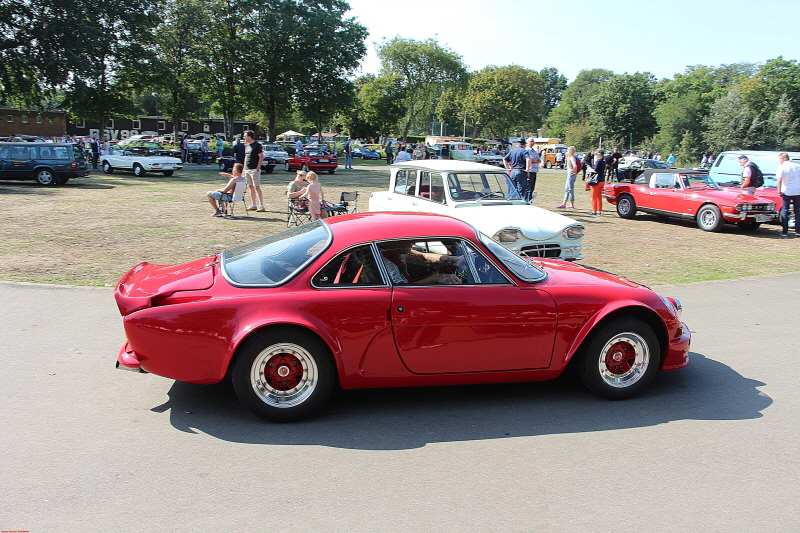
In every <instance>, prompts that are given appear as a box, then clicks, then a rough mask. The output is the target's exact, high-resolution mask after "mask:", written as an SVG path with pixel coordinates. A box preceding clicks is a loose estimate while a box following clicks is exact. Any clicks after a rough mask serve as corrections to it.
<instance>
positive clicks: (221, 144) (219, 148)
mask: <svg viewBox="0 0 800 533" xmlns="http://www.w3.org/2000/svg"><path fill="white" fill-rule="evenodd" d="M224 149H225V141H223V140H222V137H219V138H217V157H222V151H223V150H224Z"/></svg>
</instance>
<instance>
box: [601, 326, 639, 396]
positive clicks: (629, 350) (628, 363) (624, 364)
mask: <svg viewBox="0 0 800 533" xmlns="http://www.w3.org/2000/svg"><path fill="white" fill-rule="evenodd" d="M649 364H650V347H649V346H648V344H647V342H646V341H645V340H644V338H642V337H641V336H640V335H638V334H636V333H631V332H627V333H618V334H617V335H614V336H613V337H612V338H611V339H609V341H608V342H607V343H606V344H605V346H603V349H602V350H601V351H600V357H599V359H598V365H597V368H598V370H599V371H600V378H601V379H602V380H603V381H604V382H605V383H606V384H607V385H609V386H611V387H614V388H618V389H622V388H625V387H630V386H631V385H633V384H634V383H636V382H637V381H639V380H640V379H641V378H642V376H644V374H645V372H646V371H647V367H648V366H649Z"/></svg>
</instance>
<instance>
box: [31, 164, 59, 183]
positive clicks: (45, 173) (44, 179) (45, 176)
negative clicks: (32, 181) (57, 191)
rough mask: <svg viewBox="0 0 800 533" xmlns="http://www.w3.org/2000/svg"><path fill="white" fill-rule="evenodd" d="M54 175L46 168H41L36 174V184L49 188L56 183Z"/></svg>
mask: <svg viewBox="0 0 800 533" xmlns="http://www.w3.org/2000/svg"><path fill="white" fill-rule="evenodd" d="M56 181H57V180H56V173H55V172H53V171H52V170H50V169H48V168H43V169H41V170H38V171H37V172H36V183H38V184H39V185H44V186H45V187H49V186H50V185H55V183H56Z"/></svg>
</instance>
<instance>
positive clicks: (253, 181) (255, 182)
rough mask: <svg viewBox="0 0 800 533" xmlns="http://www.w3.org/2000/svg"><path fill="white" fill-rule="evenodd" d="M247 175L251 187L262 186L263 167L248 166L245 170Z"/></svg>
mask: <svg viewBox="0 0 800 533" xmlns="http://www.w3.org/2000/svg"><path fill="white" fill-rule="evenodd" d="M244 174H245V176H247V184H248V185H249V186H250V187H261V169H260V168H248V169H245V171H244Z"/></svg>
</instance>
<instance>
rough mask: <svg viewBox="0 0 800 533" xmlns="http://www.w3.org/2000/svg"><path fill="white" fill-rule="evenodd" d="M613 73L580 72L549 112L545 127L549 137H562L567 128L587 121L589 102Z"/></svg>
mask: <svg viewBox="0 0 800 533" xmlns="http://www.w3.org/2000/svg"><path fill="white" fill-rule="evenodd" d="M613 76H614V73H613V72H611V71H610V70H605V69H599V68H598V69H591V70H581V71H580V72H579V73H578V75H577V76H576V77H575V80H573V82H572V83H570V84H569V85H567V88H566V89H565V90H564V92H563V93H562V94H561V101H560V102H559V104H558V106H557V107H556V108H555V109H553V110H552V111H550V114H549V115H548V116H547V121H546V122H545V127H546V128H547V131H548V132H549V135H550V136H554V137H564V135H565V132H566V131H567V130H568V129H569V126H570V125H572V124H575V123H579V122H582V121H588V120H589V102H591V101H592V99H593V98H594V97H595V95H596V94H597V91H599V90H600V86H601V85H602V84H603V83H605V82H606V81H608V80H610V79H611V78H612V77H613Z"/></svg>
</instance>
